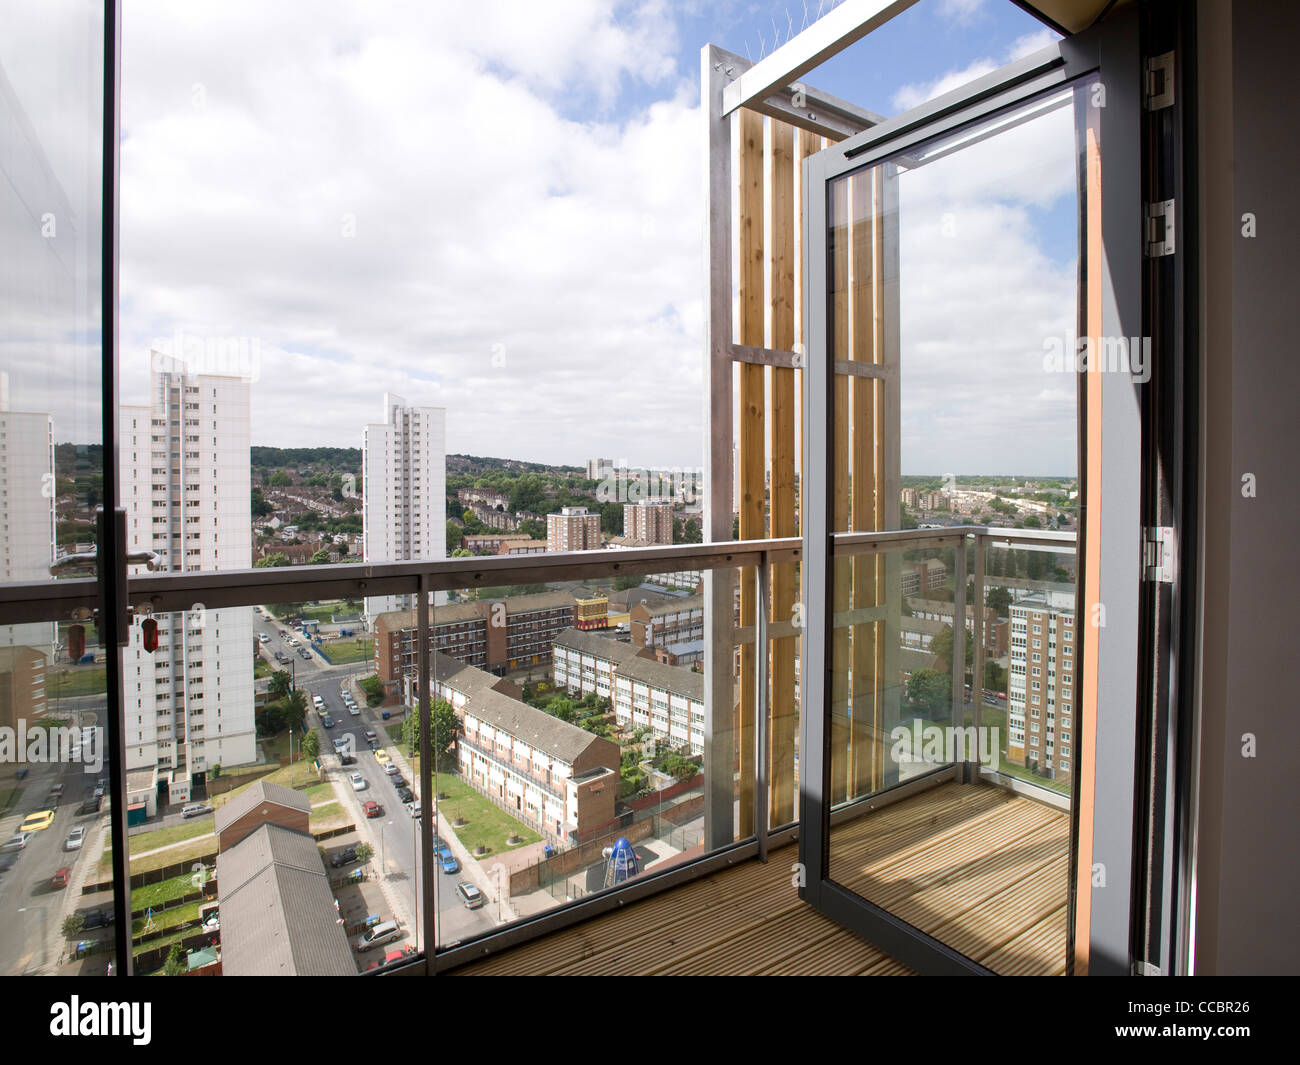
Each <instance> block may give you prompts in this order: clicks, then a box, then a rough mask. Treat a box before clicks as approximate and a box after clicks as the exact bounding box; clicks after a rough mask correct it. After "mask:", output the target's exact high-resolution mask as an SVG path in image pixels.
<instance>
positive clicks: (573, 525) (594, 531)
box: [546, 507, 600, 551]
mask: <svg viewBox="0 0 1300 1065" xmlns="http://www.w3.org/2000/svg"><path fill="white" fill-rule="evenodd" d="M599 548H600V515H599V514H593V513H592V512H591V511H589V510H588V509H587V508H586V507H565V508H564V509H563V510H561V511H560V513H558V514H548V515H546V550H547V551H596V550H599Z"/></svg>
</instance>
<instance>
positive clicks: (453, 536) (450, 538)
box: [447, 518, 465, 555]
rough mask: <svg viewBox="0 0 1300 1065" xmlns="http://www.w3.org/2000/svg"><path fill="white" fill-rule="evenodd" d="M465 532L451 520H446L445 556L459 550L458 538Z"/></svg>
mask: <svg viewBox="0 0 1300 1065" xmlns="http://www.w3.org/2000/svg"><path fill="white" fill-rule="evenodd" d="M463 535H465V530H464V529H463V528H462V527H461V526H460V525H459V524H458V523H457V522H456V521H454V520H453V519H451V518H448V519H447V554H449V555H450V554H452V552H454V551H459V550H460V538H461V537H462V536H463Z"/></svg>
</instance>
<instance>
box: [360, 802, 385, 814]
mask: <svg viewBox="0 0 1300 1065" xmlns="http://www.w3.org/2000/svg"><path fill="white" fill-rule="evenodd" d="M361 807H362V809H364V810H365V811H366V816H367V817H379V816H381V815H382V814H383V812H384V811H383V810H382V809H381V808H380V805H379V803H377V802H375V800H374V799H367V800H366V801H365V802H363V803H362V804H361Z"/></svg>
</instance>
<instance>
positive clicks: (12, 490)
mask: <svg viewBox="0 0 1300 1065" xmlns="http://www.w3.org/2000/svg"><path fill="white" fill-rule="evenodd" d="M54 518H55V507H54V419H53V418H52V417H51V416H50V415H49V414H43V413H38V412H34V411H16V410H13V409H12V407H11V403H10V396H9V375H8V374H7V373H4V372H3V371H0V526H3V528H0V581H5V582H8V581H47V580H52V579H53V578H52V575H51V573H50V564H51V563H52V562H53V561H54ZM55 642H56V629H55V626H54V625H52V624H48V623H45V624H40V623H33V624H24V625H5V626H3V627H0V647H33V648H36V649H38V650H39V651H41V653H42V654H44V655H46V656H47V657H48V658H49V659H50V660H51V661H52V660H53V658H54V646H55Z"/></svg>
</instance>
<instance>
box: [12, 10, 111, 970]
mask: <svg viewBox="0 0 1300 1065" xmlns="http://www.w3.org/2000/svg"><path fill="white" fill-rule="evenodd" d="M102 54H103V25H102V11H101V9H100V6H99V5H94V4H78V5H60V6H58V7H57V8H51V7H50V6H49V5H42V4H19V5H8V6H7V7H6V10H5V14H4V32H3V33H0V248H3V249H4V252H3V254H0V582H4V583H10V582H27V581H52V580H54V579H55V575H54V573H53V572H52V570H51V566H52V565H53V564H54V563H55V561H56V559H57V560H62V559H63V558H64V556H67V555H70V554H77V553H91V552H93V551H94V547H95V525H94V520H95V508H96V506H97V505H98V504H99V503H100V502H102V491H103V447H102V444H103V439H102V434H101V414H102V409H101V402H100V342H99V329H100V271H99V265H100V254H101V198H102V190H101V185H100V174H101V171H102V155H101V151H100V137H101V131H102V97H101V90H102V84H103V74H102V65H101V63H102ZM94 572H95V567H94V558H93V554H92V555H90V558H89V559H88V560H87V561H86V562H85V563H83V564H81V565H80V566H74V565H71V564H69V565H67V566H65V567H64V568H63V569H62V570H61V571H60V572H59V575H60V576H65V577H88V576H92V575H93V574H94ZM95 605H96V604H95V603H94V601H93V600H91V601H88V602H87V603H86V604H84V609H83V610H82V611H80V612H79V613H78V614H77V616H75V617H74V616H71V615H68V616H65V617H63V618H62V619H60V620H58V621H45V620H35V619H32V620H27V619H24V618H17V619H15V620H13V621H12V622H11V623H9V624H3V625H0V746H3V747H4V755H3V757H0V844H2V846H0V972H3V973H11V974H18V973H24V974H27V973H33V974H34V973H40V974H80V973H85V974H97V975H102V974H103V973H104V972H105V971H107V968H108V963H109V961H110V959H111V958H112V957H113V954H112V950H113V947H112V927H113V913H114V910H115V909H116V905H115V900H114V896H113V892H112V889H111V886H108V885H103V886H102V889H101V890H93V887H94V884H95V877H94V876H93V874H92V873H91V871H90V870H91V867H92V865H93V863H94V861H95V860H97V858H96V857H95V856H93V855H92V854H90V853H87V852H96V853H97V848H98V846H99V844H100V843H101V841H102V839H103V838H104V836H105V826H106V825H107V823H108V811H109V806H110V802H109V799H108V797H107V796H105V795H104V792H103V791H102V790H101V791H100V794H99V795H98V796H96V795H95V791H96V790H97V789H99V788H101V787H102V785H103V784H105V783H106V780H105V779H104V778H106V777H107V774H108V769H107V767H106V765H105V762H104V760H103V756H104V753H105V751H104V746H103V744H102V742H101V741H102V731H100V730H98V727H99V726H102V725H103V724H104V722H105V710H106V705H107V699H106V695H105V688H106V680H105V668H106V667H105V649H104V648H103V647H102V646H101V645H100V643H99V639H98V634H97V632H96V628H95V625H94V623H93V621H92V620H91V618H90V609H91V608H93V607H94V606H95ZM83 891H84V892H86V893H85V894H83Z"/></svg>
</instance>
